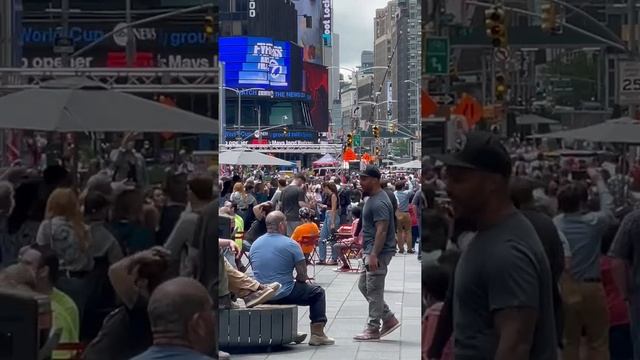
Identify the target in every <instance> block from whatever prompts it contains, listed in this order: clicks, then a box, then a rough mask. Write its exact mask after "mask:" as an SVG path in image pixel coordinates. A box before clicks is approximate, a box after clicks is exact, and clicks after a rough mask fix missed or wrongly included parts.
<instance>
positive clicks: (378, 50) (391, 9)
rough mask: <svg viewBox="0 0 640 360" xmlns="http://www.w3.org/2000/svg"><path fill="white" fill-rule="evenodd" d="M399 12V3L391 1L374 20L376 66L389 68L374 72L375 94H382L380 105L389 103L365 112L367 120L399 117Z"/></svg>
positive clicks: (377, 13) (378, 98)
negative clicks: (397, 48) (397, 84)
mask: <svg viewBox="0 0 640 360" xmlns="http://www.w3.org/2000/svg"><path fill="white" fill-rule="evenodd" d="M397 10H398V1H396V0H393V1H390V2H389V3H388V4H387V6H386V7H384V8H382V9H376V17H375V19H374V32H375V37H374V48H373V57H374V66H377V67H388V68H387V69H374V71H373V79H374V83H373V89H374V92H380V94H379V96H377V101H378V103H382V102H385V101H387V103H386V104H381V105H379V106H378V107H377V108H376V109H375V110H374V109H372V111H373V112H363V114H362V116H363V118H364V119H367V120H369V119H370V120H373V121H375V120H379V119H386V118H387V117H390V118H391V119H393V118H394V115H396V117H397V110H396V109H395V108H396V104H395V103H393V102H392V101H394V99H396V98H397V97H396V92H395V91H396V90H395V89H396V88H397V87H395V86H393V82H394V79H393V78H394V74H395V73H396V70H395V69H396V66H395V64H396V61H397V57H395V55H394V53H395V52H396V46H397V38H396V13H397ZM386 110H391V114H389V115H388V114H386Z"/></svg>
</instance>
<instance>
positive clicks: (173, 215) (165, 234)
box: [156, 205, 185, 246]
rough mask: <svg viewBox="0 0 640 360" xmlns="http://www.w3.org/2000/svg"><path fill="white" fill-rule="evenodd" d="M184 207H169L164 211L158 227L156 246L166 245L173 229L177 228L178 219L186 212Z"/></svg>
mask: <svg viewBox="0 0 640 360" xmlns="http://www.w3.org/2000/svg"><path fill="white" fill-rule="evenodd" d="M184 209H185V206H184V205H168V206H165V207H164V208H163V209H162V214H160V223H159V227H158V234H157V236H156V244H157V245H160V246H162V245H164V243H165V242H167V239H168V238H169V235H171V232H172V231H173V228H174V227H175V226H176V223H177V222H178V219H179V218H180V214H182V212H183V211H184Z"/></svg>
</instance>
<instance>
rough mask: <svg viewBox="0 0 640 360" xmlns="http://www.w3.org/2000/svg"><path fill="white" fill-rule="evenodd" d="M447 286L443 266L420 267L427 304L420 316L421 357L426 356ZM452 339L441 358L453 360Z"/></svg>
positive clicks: (447, 278) (447, 276)
mask: <svg viewBox="0 0 640 360" xmlns="http://www.w3.org/2000/svg"><path fill="white" fill-rule="evenodd" d="M448 287H449V273H448V271H447V269H446V268H445V267H444V266H441V265H427V266H423V269H422V297H423V301H424V303H425V304H426V305H427V311H426V312H425V313H424V316H423V318H422V358H423V359H426V358H427V352H428V350H429V347H431V343H432V342H433V336H434V334H435V332H436V327H437V326H438V319H439V318H440V311H441V310H442V306H443V305H444V300H445V298H446V296H447V289H448ZM452 349H453V346H452V341H451V339H449V342H448V343H447V345H446V346H445V348H444V351H443V352H442V357H441V358H440V359H441V360H453V350H452Z"/></svg>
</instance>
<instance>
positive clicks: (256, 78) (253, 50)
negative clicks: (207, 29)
mask: <svg viewBox="0 0 640 360" xmlns="http://www.w3.org/2000/svg"><path fill="white" fill-rule="evenodd" d="M219 41H220V48H219V49H220V50H219V51H220V53H219V54H220V61H221V62H224V63H225V77H224V78H225V86H229V87H235V88H251V87H262V88H274V89H286V88H288V87H289V82H290V81H289V80H290V72H289V68H290V64H291V44H290V43H288V42H284V41H274V40H273V39H270V38H261V37H247V36H239V37H223V38H220V40H219Z"/></svg>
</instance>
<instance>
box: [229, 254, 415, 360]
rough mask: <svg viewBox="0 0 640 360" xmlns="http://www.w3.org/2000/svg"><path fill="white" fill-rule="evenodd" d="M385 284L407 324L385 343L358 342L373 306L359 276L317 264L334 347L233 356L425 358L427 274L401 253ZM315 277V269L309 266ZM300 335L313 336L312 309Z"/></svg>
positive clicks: (304, 314) (302, 313)
mask: <svg viewBox="0 0 640 360" xmlns="http://www.w3.org/2000/svg"><path fill="white" fill-rule="evenodd" d="M389 267H390V268H389V273H388V275H387V279H386V284H385V294H384V297H385V301H386V302H387V304H388V305H389V307H390V308H391V311H393V312H394V313H395V314H396V317H397V318H398V319H399V320H400V322H401V323H402V326H401V327H400V328H399V329H398V330H396V331H394V332H393V333H391V334H390V335H388V336H386V337H384V338H383V339H381V340H380V342H355V341H353V336H354V335H356V334H359V333H360V332H361V331H362V330H363V329H364V328H365V325H366V323H367V309H368V304H367V301H366V300H365V299H364V297H363V296H362V294H361V293H360V290H358V277H359V274H357V273H337V272H334V271H333V269H335V266H317V267H316V277H315V278H316V283H318V284H319V285H320V286H322V287H323V288H324V289H325V291H326V294H327V318H328V320H329V321H328V323H327V328H326V333H327V335H329V336H330V337H333V338H334V339H335V340H336V344H335V345H332V346H321V347H316V346H309V345H308V337H307V340H305V342H304V343H302V344H300V345H290V346H286V347H284V348H281V349H276V350H273V352H272V353H250V354H247V353H244V354H241V353H232V356H231V359H232V360H263V359H268V360H277V359H296V360H337V359H340V360H349V359H353V360H360V359H362V360H365V359H366V360H377V359H384V360H405V359H406V360H409V359H411V360H414V359H420V329H421V327H420V304H421V299H420V297H421V293H420V291H421V290H420V289H421V272H420V269H421V267H420V262H419V261H418V260H417V255H415V254H412V255H409V254H406V255H400V254H398V255H396V256H394V257H393V259H392V260H391V264H390V266H389ZM309 275H310V276H311V275H312V269H311V267H309ZM298 331H299V332H304V333H309V307H306V306H300V307H299V308H298Z"/></svg>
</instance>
